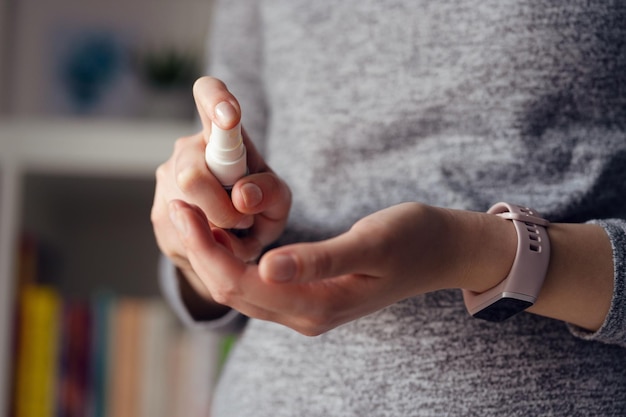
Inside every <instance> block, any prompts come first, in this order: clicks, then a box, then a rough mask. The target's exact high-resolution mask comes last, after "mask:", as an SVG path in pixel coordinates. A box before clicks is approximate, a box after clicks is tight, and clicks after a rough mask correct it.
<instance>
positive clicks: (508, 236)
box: [170, 201, 516, 335]
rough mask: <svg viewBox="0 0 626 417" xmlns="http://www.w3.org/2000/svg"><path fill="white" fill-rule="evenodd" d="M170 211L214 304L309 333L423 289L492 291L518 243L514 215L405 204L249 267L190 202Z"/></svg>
mask: <svg viewBox="0 0 626 417" xmlns="http://www.w3.org/2000/svg"><path fill="white" fill-rule="evenodd" d="M170 210H172V218H173V219H174V223H175V225H176V227H177V228H178V230H179V233H180V237H181V241H182V242H183V244H184V245H185V247H186V249H187V254H188V256H189V261H190V262H191V264H192V266H193V269H194V271H196V273H197V275H198V276H199V278H200V279H201V280H202V282H203V283H204V285H206V287H207V288H208V290H209V291H210V293H211V294H212V295H213V297H214V299H215V300H216V301H217V302H219V303H221V304H225V305H228V306H230V307H232V308H234V309H236V310H238V311H240V312H242V313H243V314H245V315H248V316H250V317H255V318H259V319H263V320H269V321H274V322H277V323H281V324H283V325H286V326H288V327H291V328H293V329H295V330H296V331H298V332H300V333H303V334H306V335H318V334H321V333H324V332H326V331H328V330H330V329H332V328H334V327H337V326H339V325H341V324H344V323H346V322H349V321H351V320H355V319H357V318H359V317H362V316H365V315H368V314H370V313H373V312H375V311H377V310H380V309H382V308H384V307H386V306H388V305H391V304H393V303H395V302H398V301H400V300H402V299H405V298H408V297H411V296H414V295H417V294H422V293H426V292H430V291H435V290H439V289H444V288H466V289H470V290H474V291H483V290H486V289H488V288H490V287H491V286H493V285H495V284H496V283H497V282H499V280H501V279H502V277H504V276H506V273H507V272H508V269H509V268H510V266H511V263H512V260H513V257H514V255H515V247H516V241H515V232H514V230H513V228H512V226H511V225H510V222H506V221H502V219H498V218H497V217H496V216H491V215H486V214H483V213H474V212H468V211H456V210H447V209H442V208H436V207H431V206H426V205H423V204H419V203H404V204H400V205H397V206H393V207H390V208H388V209H385V210H381V211H379V212H376V213H374V214H372V215H370V216H367V217H365V218H363V219H361V220H360V221H358V222H357V223H356V224H355V225H354V226H353V227H352V228H351V229H350V230H349V231H347V232H345V233H343V234H341V235H339V236H337V237H334V238H332V239H328V240H325V241H322V242H315V243H298V244H293V245H288V246H283V247H281V248H278V249H274V250H272V251H269V252H268V253H266V254H265V255H264V256H263V257H262V258H261V260H260V261H259V264H258V265H252V264H250V263H246V262H244V261H242V260H241V259H239V258H238V257H236V256H234V255H233V253H232V248H229V245H228V243H227V242H228V239H225V238H224V236H220V234H222V233H226V232H224V231H221V230H219V229H214V230H211V229H210V228H209V227H208V225H207V224H206V221H205V220H204V219H203V218H202V216H201V215H200V214H199V213H198V212H197V210H195V209H194V208H193V207H192V206H189V205H187V204H186V203H184V202H182V201H174V202H172V203H171V205H170ZM490 233H493V234H494V235H496V236H499V237H500V239H499V241H498V239H493V241H498V242H497V244H496V245H491V246H489V247H487V248H485V247H481V248H479V242H480V241H485V240H484V238H485V236H484V235H485V234H490ZM481 235H482V236H481ZM486 241H487V242H489V239H487V240H486ZM220 242H223V243H220ZM484 249H487V251H488V252H489V253H485V250H484ZM486 255H488V256H489V258H490V261H491V262H484V261H485V256H486ZM475 277H481V279H480V280H476V279H474V278H475Z"/></svg>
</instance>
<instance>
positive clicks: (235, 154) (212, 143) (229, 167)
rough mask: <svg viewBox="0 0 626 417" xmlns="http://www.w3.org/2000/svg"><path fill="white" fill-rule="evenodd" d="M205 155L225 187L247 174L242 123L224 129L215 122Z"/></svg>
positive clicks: (208, 164) (210, 167) (208, 163)
mask: <svg viewBox="0 0 626 417" xmlns="http://www.w3.org/2000/svg"><path fill="white" fill-rule="evenodd" d="M205 157H206V163H207V166H208V167H209V169H210V170H211V172H212V173H213V175H215V176H216V177H217V179H218V180H219V181H220V182H221V183H222V185H224V186H225V187H230V186H232V185H233V184H235V182H237V180H238V179H239V178H241V177H243V176H244V175H246V174H247V166H246V147H245V146H244V144H243V138H242V137H241V124H239V123H238V124H237V126H235V127H234V128H232V129H228V130H224V129H222V128H220V127H218V126H217V125H216V124H215V123H213V124H212V125H211V136H210V137H209V143H208V144H207V147H206V154H205Z"/></svg>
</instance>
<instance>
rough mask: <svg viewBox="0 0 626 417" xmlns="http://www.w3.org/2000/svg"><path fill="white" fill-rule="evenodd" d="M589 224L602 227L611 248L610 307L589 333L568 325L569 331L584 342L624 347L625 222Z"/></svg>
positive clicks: (625, 296) (625, 304)
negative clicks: (600, 321) (612, 273)
mask: <svg viewBox="0 0 626 417" xmlns="http://www.w3.org/2000/svg"><path fill="white" fill-rule="evenodd" d="M591 223H595V224H599V225H600V226H602V227H604V229H605V230H606V233H607V234H608V236H609V238H610V240H611V245H612V247H613V263H614V285H613V299H612V301H611V307H610V308H609V312H608V314H607V316H606V318H605V320H604V323H603V325H602V326H601V327H600V329H598V330H597V331H596V332H589V331H587V330H585V329H581V328H579V327H577V326H573V325H569V329H570V331H571V332H572V333H573V334H574V335H575V336H577V337H580V338H582V339H585V340H594V341H598V342H603V343H609V344H615V345H619V346H624V347H626V220H598V221H592V222H591Z"/></svg>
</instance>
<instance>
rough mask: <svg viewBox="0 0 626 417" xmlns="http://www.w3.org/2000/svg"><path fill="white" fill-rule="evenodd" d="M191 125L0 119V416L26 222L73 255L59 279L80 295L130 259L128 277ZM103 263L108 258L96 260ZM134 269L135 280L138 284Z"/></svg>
mask: <svg viewBox="0 0 626 417" xmlns="http://www.w3.org/2000/svg"><path fill="white" fill-rule="evenodd" d="M194 131H195V126H194V124H193V123H191V122H178V121H176V122H174V121H162V122H157V121H131V120H119V121H118V120H83V119H81V120H74V119H18V120H4V121H2V120H0V413H3V414H4V415H6V414H7V410H8V399H9V397H8V394H9V391H10V390H9V386H10V383H11V380H10V367H9V363H10V362H9V360H10V354H11V349H10V348H11V345H12V343H11V326H12V323H13V309H14V300H13V296H14V289H15V285H14V280H15V275H16V271H15V260H16V258H17V253H18V252H17V243H18V240H19V233H20V231H21V230H22V229H24V228H29V227H32V228H34V229H36V230H37V232H38V233H41V234H42V235H46V234H50V235H51V238H52V239H53V240H55V244H57V245H58V246H59V247H60V248H61V250H62V251H66V252H67V253H71V254H72V256H73V258H72V259H73V260H74V261H73V262H72V265H71V267H70V268H68V271H67V274H68V278H67V280H66V281H64V282H61V283H60V285H61V286H64V285H65V286H68V287H73V288H75V289H76V291H77V292H79V293H81V292H84V291H86V290H85V288H83V287H84V286H83V287H81V284H85V283H84V282H83V283H81V282H80V281H81V279H82V280H84V276H85V275H86V274H87V272H86V271H90V270H91V269H94V270H95V271H96V272H95V273H92V274H90V283H91V284H94V283H95V284H94V285H99V284H101V283H102V281H103V280H105V279H107V277H109V276H113V275H116V273H117V270H116V265H117V264H120V265H121V264H124V265H125V267H126V268H129V266H128V265H130V270H128V269H127V270H125V271H126V272H125V273H129V272H128V271H130V273H131V274H132V273H135V270H137V269H138V268H142V267H143V266H144V265H146V263H153V260H154V256H155V253H154V252H155V246H154V240H153V238H152V236H151V233H150V232H151V230H150V224H149V206H150V198H151V194H152V193H153V187H154V171H155V169H156V168H157V166H158V165H159V164H160V163H162V162H163V161H165V160H166V159H167V157H168V156H169V155H170V153H171V151H172V147H173V144H174V141H175V140H176V138H178V137H181V136H184V135H188V134H191V133H193V132H194ZM94 236H99V238H98V239H94V238H93V237H94ZM118 243H119V244H118ZM135 247H137V248H142V247H143V248H146V250H144V251H140V250H137V251H133V250H132V248H135ZM129 248H130V249H129ZM103 251H104V252H107V251H109V252H111V253H102V252H103ZM108 258H111V260H109V259H108ZM102 260H104V261H103V262H108V264H109V265H105V264H103V265H99V264H98V262H101V261H102ZM133 265H134V266H133ZM133 267H134V268H135V269H134V270H133ZM90 268H91V269H90ZM107 268H108V269H107ZM98 274H100V275H98ZM148 274H149V273H148ZM139 275H140V274H139V273H137V276H138V277H137V280H138V283H137V285H142V281H141V279H140V277H139ZM143 275H146V274H145V273H144V274H143ZM150 278H152V277H150V276H148V279H150ZM121 280H122V281H123V280H124V277H121ZM113 281H114V280H113ZM145 281H146V278H145V277H144V281H143V282H144V284H145ZM90 283H87V284H86V285H87V287H88V286H89V285H90ZM113 285H119V282H118V283H117V284H116V283H115V282H113ZM132 291H136V288H133V287H132V286H131V292H132Z"/></svg>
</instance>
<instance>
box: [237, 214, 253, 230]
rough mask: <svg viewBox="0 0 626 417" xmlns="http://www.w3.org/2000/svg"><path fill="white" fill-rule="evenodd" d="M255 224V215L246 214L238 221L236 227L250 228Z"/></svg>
mask: <svg viewBox="0 0 626 417" xmlns="http://www.w3.org/2000/svg"><path fill="white" fill-rule="evenodd" d="M253 224H254V217H253V216H246V217H244V218H243V219H241V221H240V222H239V223H237V225H236V226H235V229H249V228H251V227H252V225H253Z"/></svg>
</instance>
